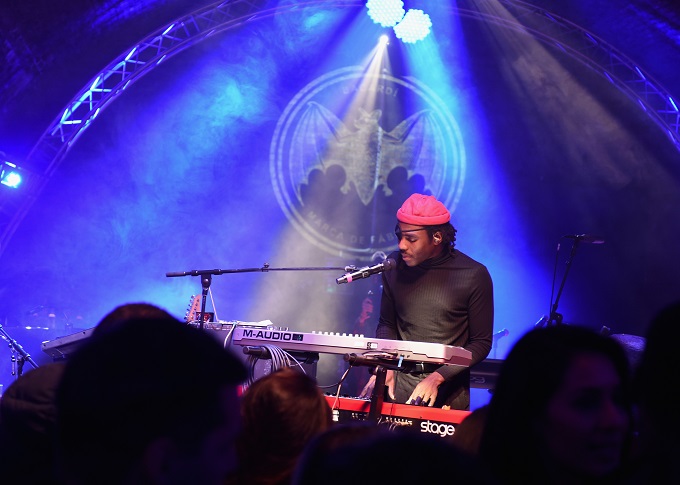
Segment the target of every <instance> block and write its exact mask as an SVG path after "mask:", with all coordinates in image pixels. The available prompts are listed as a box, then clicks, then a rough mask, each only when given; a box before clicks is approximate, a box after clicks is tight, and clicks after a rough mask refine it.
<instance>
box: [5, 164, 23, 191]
mask: <svg viewBox="0 0 680 485" xmlns="http://www.w3.org/2000/svg"><path fill="white" fill-rule="evenodd" d="M0 183H1V184H3V185H6V186H7V187H11V188H13V189H16V188H18V187H19V185H21V174H20V173H19V170H18V169H17V166H16V165H14V164H13V163H11V162H3V164H2V168H1V169H0Z"/></svg>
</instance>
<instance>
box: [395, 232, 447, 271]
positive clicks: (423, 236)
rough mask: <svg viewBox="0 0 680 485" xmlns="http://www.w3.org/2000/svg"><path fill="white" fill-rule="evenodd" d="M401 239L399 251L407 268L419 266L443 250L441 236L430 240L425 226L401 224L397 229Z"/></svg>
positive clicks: (398, 236) (398, 237)
mask: <svg viewBox="0 0 680 485" xmlns="http://www.w3.org/2000/svg"><path fill="white" fill-rule="evenodd" d="M395 234H396V235H397V239H399V251H400V252H401V257H402V259H403V260H404V263H406V265H407V266H418V265H419V264H420V263H422V262H423V261H425V260H427V259H430V258H432V257H434V256H437V255H438V254H439V253H440V252H441V250H442V245H441V236H440V238H439V239H433V238H430V236H429V235H428V234H427V229H426V228H425V227H423V226H414V225H413V224H406V223H405V222H400V223H398V224H397V227H396V228H395Z"/></svg>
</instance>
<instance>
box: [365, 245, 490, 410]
mask: <svg viewBox="0 0 680 485" xmlns="http://www.w3.org/2000/svg"><path fill="white" fill-rule="evenodd" d="M390 257H392V258H394V259H395V260H396V261H397V265H396V268H394V269H393V270H392V271H386V272H384V273H383V274H382V282H383V291H382V299H381V305H380V319H379V321H378V327H377V330H376V337H377V338H381V339H392V340H411V341H416V342H434V343H440V344H446V345H455V346H458V347H463V348H465V349H467V350H469V351H470V352H471V353H472V363H471V365H474V364H477V363H478V362H481V361H482V360H484V359H485V358H486V357H487V355H489V351H490V350H491V344H492V339H493V318H494V303H493V283H492V280H491V275H490V274H489V271H488V270H487V268H486V266H484V265H483V264H481V263H479V262H477V261H475V260H474V259H472V258H470V257H469V256H467V255H466V254H464V253H462V252H460V251H458V250H454V251H453V252H452V253H449V252H447V251H445V252H443V253H442V254H441V255H439V256H437V257H435V258H432V259H428V260H427V261H424V262H423V263H421V264H419V265H418V266H415V267H409V266H407V265H406V264H405V263H404V262H403V260H402V259H401V256H400V255H399V253H398V252H395V253H393V254H392V255H390ZM463 370H465V368H461V367H458V366H446V365H445V366H441V367H440V368H439V369H437V372H439V373H440V374H441V375H442V376H443V377H444V379H446V380H447V381H449V380H451V379H452V378H453V377H454V376H455V375H457V374H459V373H460V372H462V371H463ZM442 386H443V385H442ZM468 386H469V383H468ZM414 387H415V385H414ZM440 389H441V387H440ZM467 396H468V400H469V388H468V390H467Z"/></svg>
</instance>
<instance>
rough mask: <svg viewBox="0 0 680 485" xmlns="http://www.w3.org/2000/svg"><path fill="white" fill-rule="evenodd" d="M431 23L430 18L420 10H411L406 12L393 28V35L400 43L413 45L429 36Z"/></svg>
mask: <svg viewBox="0 0 680 485" xmlns="http://www.w3.org/2000/svg"><path fill="white" fill-rule="evenodd" d="M431 27H432V21H431V20H430V16H429V15H428V14H426V13H425V12H423V11H422V10H416V9H411V10H409V11H408V12H406V15H404V18H403V19H402V21H401V22H399V23H398V24H397V25H396V26H395V27H394V35H396V36H397V38H398V39H401V41H402V42H405V43H407V44H413V43H415V42H418V41H419V40H423V39H424V38H425V37H427V36H428V35H429V34H430V29H431Z"/></svg>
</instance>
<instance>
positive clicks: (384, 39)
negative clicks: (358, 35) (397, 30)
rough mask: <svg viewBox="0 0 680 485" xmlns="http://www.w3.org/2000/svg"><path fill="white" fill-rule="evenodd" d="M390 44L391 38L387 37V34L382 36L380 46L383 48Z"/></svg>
mask: <svg viewBox="0 0 680 485" xmlns="http://www.w3.org/2000/svg"><path fill="white" fill-rule="evenodd" d="M389 43H390V38H389V36H387V35H385V34H383V35H381V36H380V38H379V39H378V44H380V45H381V46H386V45H388V44H389Z"/></svg>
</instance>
